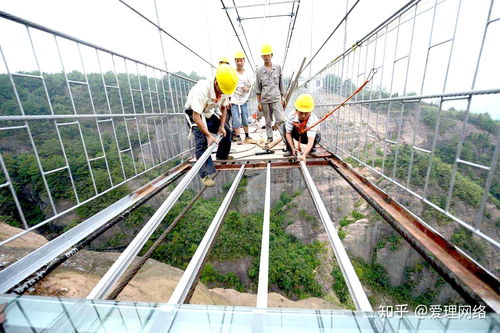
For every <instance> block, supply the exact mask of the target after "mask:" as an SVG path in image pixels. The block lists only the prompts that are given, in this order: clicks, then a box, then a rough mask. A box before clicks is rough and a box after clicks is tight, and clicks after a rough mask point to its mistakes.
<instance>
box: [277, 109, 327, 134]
mask: <svg viewBox="0 0 500 333" xmlns="http://www.w3.org/2000/svg"><path fill="white" fill-rule="evenodd" d="M317 121H318V117H317V116H316V115H315V114H314V113H311V115H310V116H309V119H308V120H307V125H306V127H305V128H308V127H310V126H312V125H314V124H315V123H316V122H317ZM293 123H297V124H298V123H300V120H299V116H297V112H295V111H292V112H290V113H289V114H288V116H287V120H286V122H285V129H286V131H287V133H291V132H292V130H293V128H294V124H293ZM319 126H321V125H320V124H318V125H317V126H315V127H314V128H311V129H310V130H309V131H307V132H306V134H307V137H308V138H314V137H315V136H316V132H317V131H318V129H319Z"/></svg>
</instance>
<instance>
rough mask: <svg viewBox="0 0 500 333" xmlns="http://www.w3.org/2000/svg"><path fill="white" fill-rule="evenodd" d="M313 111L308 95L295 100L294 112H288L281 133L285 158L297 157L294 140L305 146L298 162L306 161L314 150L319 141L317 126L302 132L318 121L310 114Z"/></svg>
mask: <svg viewBox="0 0 500 333" xmlns="http://www.w3.org/2000/svg"><path fill="white" fill-rule="evenodd" d="M313 110H314V99H313V97H312V96H311V95H309V94H301V95H300V96H299V97H297V99H296V100H295V111H293V112H290V114H289V115H288V118H287V120H286V121H285V123H284V124H283V131H284V132H285V138H286V142H285V144H286V151H285V153H284V154H283V155H284V156H285V157H288V156H292V155H297V148H296V146H295V142H294V140H297V141H299V140H300V143H303V144H305V145H306V146H305V148H302V154H301V155H300V157H299V160H301V161H304V162H305V161H306V158H307V155H308V154H309V153H311V152H312V151H314V150H315V148H314V147H315V146H316V145H317V144H318V143H319V141H320V140H321V133H320V132H319V130H318V127H319V125H318V126H316V127H313V128H311V129H310V130H308V131H307V132H305V133H301V132H302V131H303V130H305V129H307V128H309V127H311V126H312V125H313V124H315V123H316V122H317V121H318V117H316V115H315V114H314V113H313V112H312V111H313Z"/></svg>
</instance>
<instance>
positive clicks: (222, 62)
mask: <svg viewBox="0 0 500 333" xmlns="http://www.w3.org/2000/svg"><path fill="white" fill-rule="evenodd" d="M219 65H230V63H229V58H228V57H220V58H219Z"/></svg>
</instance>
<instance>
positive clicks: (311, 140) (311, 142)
mask: <svg viewBox="0 0 500 333" xmlns="http://www.w3.org/2000/svg"><path fill="white" fill-rule="evenodd" d="M314 139H315V138H314V137H308V138H307V145H306V147H305V148H304V151H303V152H302V155H301V156H300V157H299V161H304V162H305V161H306V158H307V155H309V153H310V152H311V149H312V148H313V146H314Z"/></svg>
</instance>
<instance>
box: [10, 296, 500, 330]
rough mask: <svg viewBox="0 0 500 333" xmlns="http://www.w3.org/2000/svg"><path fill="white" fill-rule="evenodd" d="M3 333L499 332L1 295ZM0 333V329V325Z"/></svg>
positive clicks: (405, 321)
mask: <svg viewBox="0 0 500 333" xmlns="http://www.w3.org/2000/svg"><path fill="white" fill-rule="evenodd" d="M5 303H6V304H7V307H6V308H5V317H6V320H5V322H4V323H3V329H4V330H5V332H16V333H17V332H203V333H208V332H217V333H222V332H236V333H243V332H297V333H299V332H300V333H303V332H345V333H348V332H349V333H350V332H353V333H354V332H360V333H361V332H362V333H365V332H366V333H371V332H374V333H382V332H405V333H406V332H425V333H430V332H436V333H438V332H439V333H441V332H443V333H444V332H447V333H450V332H463V333H465V332H467V333H471V332H477V333H482V332H484V333H498V332H500V324H499V321H500V316H499V315H497V314H486V315H485V316H484V318H475V319H467V318H462V319H452V318H433V319H431V318H429V317H425V318H419V317H416V316H415V315H411V314H408V315H404V316H402V317H401V318H399V317H398V318H395V317H393V318H387V317H384V318H382V317H381V316H380V314H379V313H377V312H371V313H364V312H358V311H338V310H297V309H255V308H246V307H222V306H200V305H181V306H172V305H167V304H160V303H142V302H129V301H120V302H114V301H99V302H95V301H91V300H79V299H63V298H55V297H40V296H13V295H0V304H5ZM0 332H2V330H1V326H0Z"/></svg>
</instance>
